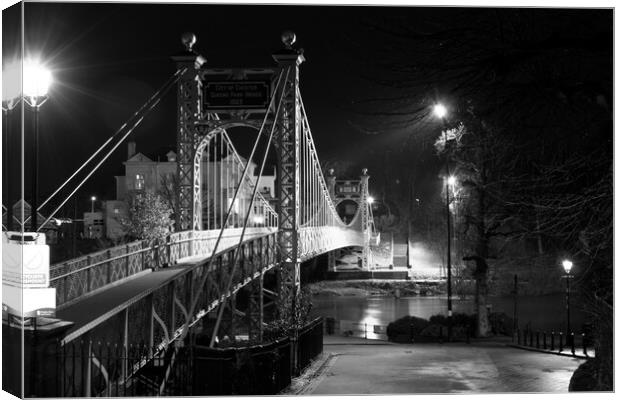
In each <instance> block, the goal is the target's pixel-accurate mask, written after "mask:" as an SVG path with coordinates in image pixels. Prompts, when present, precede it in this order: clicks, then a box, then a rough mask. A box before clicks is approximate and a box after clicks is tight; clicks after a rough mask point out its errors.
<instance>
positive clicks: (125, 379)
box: [52, 341, 193, 397]
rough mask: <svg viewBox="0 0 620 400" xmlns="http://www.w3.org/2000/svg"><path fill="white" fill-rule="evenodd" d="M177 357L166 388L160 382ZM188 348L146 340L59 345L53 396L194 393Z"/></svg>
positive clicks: (127, 395) (77, 342) (81, 342)
mask: <svg viewBox="0 0 620 400" xmlns="http://www.w3.org/2000/svg"><path fill="white" fill-rule="evenodd" d="M173 355H174V357H175V359H174V368H172V369H171V371H172V373H171V374H170V376H168V379H167V382H166V386H165V390H163V391H162V390H161V388H162V387H161V382H162V378H163V376H164V374H165V373H166V371H167V368H166V367H167V365H168V364H169V363H170V362H172V361H171V358H172V357H173ZM190 355H191V352H190V349H189V348H181V349H179V350H178V351H177V352H176V353H175V352H174V348H172V347H171V348H169V349H168V350H167V351H161V349H157V348H149V347H148V346H145V345H144V344H140V345H129V346H128V347H127V348H125V347H124V346H118V345H112V344H109V343H106V344H102V343H93V342H83V341H75V342H71V343H68V344H66V345H64V346H59V350H58V353H57V357H58V363H57V368H58V370H57V380H58V382H57V386H56V392H55V393H53V394H52V396H53V397H133V396H160V395H169V396H171V395H175V396H183V395H190V394H191V384H192V372H193V371H192V367H191V356H190Z"/></svg>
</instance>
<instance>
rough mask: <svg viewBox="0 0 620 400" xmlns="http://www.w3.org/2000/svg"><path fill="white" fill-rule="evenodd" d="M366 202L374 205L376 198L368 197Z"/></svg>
mask: <svg viewBox="0 0 620 400" xmlns="http://www.w3.org/2000/svg"><path fill="white" fill-rule="evenodd" d="M366 202H367V203H368V204H372V203H374V202H375V198H374V197H372V196H368V197H367V198H366Z"/></svg>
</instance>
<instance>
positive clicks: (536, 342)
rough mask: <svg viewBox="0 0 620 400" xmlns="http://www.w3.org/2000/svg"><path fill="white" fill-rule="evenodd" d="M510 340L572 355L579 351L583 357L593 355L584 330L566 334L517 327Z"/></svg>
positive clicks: (590, 342) (588, 336)
mask: <svg viewBox="0 0 620 400" xmlns="http://www.w3.org/2000/svg"><path fill="white" fill-rule="evenodd" d="M512 342H513V343H514V344H517V345H519V346H524V347H531V348H535V349H541V350H549V351H554V352H555V351H557V352H558V353H567V354H568V353H569V354H571V355H573V356H576V355H580V353H581V354H583V356H585V357H593V356H594V349H593V343H592V339H591V337H590V335H588V334H586V333H585V332H582V333H577V334H575V332H571V333H570V335H568V336H567V335H566V334H565V333H564V332H561V331H557V332H556V331H551V332H546V331H542V332H541V331H534V330H532V329H518V330H516V331H515V333H514V335H513V337H512Z"/></svg>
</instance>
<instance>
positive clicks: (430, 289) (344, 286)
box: [307, 279, 446, 297]
mask: <svg viewBox="0 0 620 400" xmlns="http://www.w3.org/2000/svg"><path fill="white" fill-rule="evenodd" d="M307 287H308V288H309V290H310V291H311V293H312V295H322V296H394V297H411V296H437V295H440V294H444V293H445V288H446V284H445V282H443V281H439V280H424V281H403V280H386V279H364V280H336V281H321V282H315V283H311V284H308V285H307Z"/></svg>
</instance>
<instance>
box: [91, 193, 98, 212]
mask: <svg viewBox="0 0 620 400" xmlns="http://www.w3.org/2000/svg"><path fill="white" fill-rule="evenodd" d="M96 200H97V198H96V197H95V196H91V197H90V212H91V213H94V212H95V201H96Z"/></svg>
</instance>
